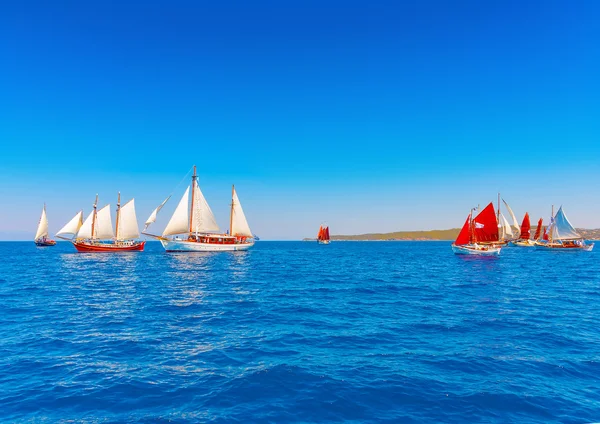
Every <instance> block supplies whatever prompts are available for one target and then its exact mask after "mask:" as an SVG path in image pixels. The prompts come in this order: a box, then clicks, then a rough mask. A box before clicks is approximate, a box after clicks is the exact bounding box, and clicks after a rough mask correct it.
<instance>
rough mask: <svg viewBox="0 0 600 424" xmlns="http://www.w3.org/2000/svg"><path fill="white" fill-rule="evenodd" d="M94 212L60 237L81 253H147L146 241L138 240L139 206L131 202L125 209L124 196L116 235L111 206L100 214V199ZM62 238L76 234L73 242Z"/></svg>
mask: <svg viewBox="0 0 600 424" xmlns="http://www.w3.org/2000/svg"><path fill="white" fill-rule="evenodd" d="M93 208H94V209H93V210H92V212H90V214H89V215H88V217H87V218H86V219H85V221H83V222H82V223H81V216H82V213H81V212H79V213H78V214H77V215H75V217H74V218H73V219H72V220H71V221H70V222H69V223H68V224H67V225H65V227H63V229H61V230H60V231H59V232H58V233H57V237H60V238H63V239H66V240H69V241H71V242H72V243H73V245H74V246H75V248H76V249H77V251H78V252H135V251H138V252H139V251H142V250H144V245H145V244H146V242H145V241H139V240H136V239H137V238H139V236H140V231H139V228H138V224H137V217H136V215H135V202H134V199H131V200H130V201H129V202H127V203H125V204H124V205H123V206H121V193H119V197H118V201H117V221H116V227H115V230H116V231H115V232H113V227H112V218H111V215H110V205H106V206H104V207H103V208H101V209H100V210H98V195H96V200H95V202H94V206H93ZM62 234H73V235H74V236H73V238H71V239H68V238H65V237H61V235H62Z"/></svg>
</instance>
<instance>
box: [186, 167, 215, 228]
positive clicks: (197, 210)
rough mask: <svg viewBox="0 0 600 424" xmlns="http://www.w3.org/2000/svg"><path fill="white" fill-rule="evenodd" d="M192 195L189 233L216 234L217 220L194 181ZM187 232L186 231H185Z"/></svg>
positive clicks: (196, 182)
mask: <svg viewBox="0 0 600 424" xmlns="http://www.w3.org/2000/svg"><path fill="white" fill-rule="evenodd" d="M192 187H193V193H194V205H193V210H192V219H191V222H190V224H191V226H190V229H189V232H191V233H210V232H218V231H219V226H218V225H217V220H216V219H215V215H214V214H213V212H212V210H211V209H210V206H208V202H207V201H206V198H205V197H204V195H203V194H202V190H200V186H199V185H198V181H197V180H196V179H194V185H193V186H192ZM186 232H187V231H186Z"/></svg>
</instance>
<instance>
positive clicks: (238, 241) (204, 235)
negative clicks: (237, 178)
mask: <svg viewBox="0 0 600 424" xmlns="http://www.w3.org/2000/svg"><path fill="white" fill-rule="evenodd" d="M190 188H191V192H192V193H191V196H190ZM169 198H170V196H169V197H168V198H167V199H166V200H165V201H163V202H162V203H161V204H160V205H159V206H158V207H157V208H156V209H155V210H154V211H152V214H151V215H150V217H149V218H148V220H147V221H146V226H145V227H144V231H142V234H145V235H147V236H150V237H153V238H156V239H158V240H159V241H160V242H161V243H162V245H163V247H164V248H165V250H166V251H167V252H218V251H237V250H247V249H249V248H250V247H252V246H254V236H253V234H252V231H250V227H249V225H248V221H247V220H246V215H245V214H244V210H243V209H242V205H241V203H240V199H239V198H238V195H237V193H236V191H235V186H233V187H232V189H231V211H230V217H229V232H228V233H227V234H223V233H221V232H220V231H219V226H218V225H217V221H216V219H215V216H214V214H213V212H212V210H211V209H210V206H209V205H208V202H207V201H206V199H205V198H204V195H203V194H202V191H201V190H200V186H199V185H198V176H197V175H196V166H195V165H194V173H193V175H192V185H191V187H188V188H187V189H186V190H185V193H184V194H183V196H182V197H181V200H180V201H179V204H178V205H177V207H176V208H175V212H173V215H172V216H171V219H170V220H169V222H168V223H167V226H166V227H165V229H164V231H163V233H162V235H161V236H158V235H154V234H150V233H147V232H146V230H147V229H148V227H149V226H150V225H152V224H153V223H154V222H155V221H156V218H157V216H158V212H159V211H160V210H161V209H162V207H163V206H164V205H165V204H166V203H167V201H168V200H169ZM190 198H191V200H190ZM182 236H183V237H182Z"/></svg>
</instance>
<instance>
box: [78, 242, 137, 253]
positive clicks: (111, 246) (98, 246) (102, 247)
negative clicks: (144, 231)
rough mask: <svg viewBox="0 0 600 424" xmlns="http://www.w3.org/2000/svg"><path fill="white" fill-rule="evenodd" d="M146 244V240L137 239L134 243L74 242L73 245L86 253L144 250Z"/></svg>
mask: <svg viewBox="0 0 600 424" xmlns="http://www.w3.org/2000/svg"><path fill="white" fill-rule="evenodd" d="M145 244H146V242H145V241H136V242H134V243H132V244H120V243H119V244H116V243H90V242H84V241H82V242H77V241H74V242H73V246H75V249H77V251H78V252H85V253H106V252H141V251H143V250H144V245H145Z"/></svg>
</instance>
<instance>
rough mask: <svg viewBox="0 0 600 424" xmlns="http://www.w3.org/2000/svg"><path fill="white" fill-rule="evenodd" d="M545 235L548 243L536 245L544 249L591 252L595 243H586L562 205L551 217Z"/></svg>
mask: <svg viewBox="0 0 600 424" xmlns="http://www.w3.org/2000/svg"><path fill="white" fill-rule="evenodd" d="M544 236H545V237H544V238H547V241H546V243H536V247H537V248H539V249H542V250H546V249H549V250H570V251H586V252H590V251H591V250H592V249H593V248H594V243H589V244H588V243H586V241H585V240H584V238H583V237H582V236H581V234H579V233H578V232H577V230H576V229H575V227H573V225H572V224H571V222H570V221H569V219H568V218H567V216H566V215H565V213H564V211H563V208H562V206H561V207H560V208H559V209H558V212H556V215H554V216H553V217H552V218H551V220H550V225H549V226H548V228H547V232H546V233H545V234H544Z"/></svg>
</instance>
